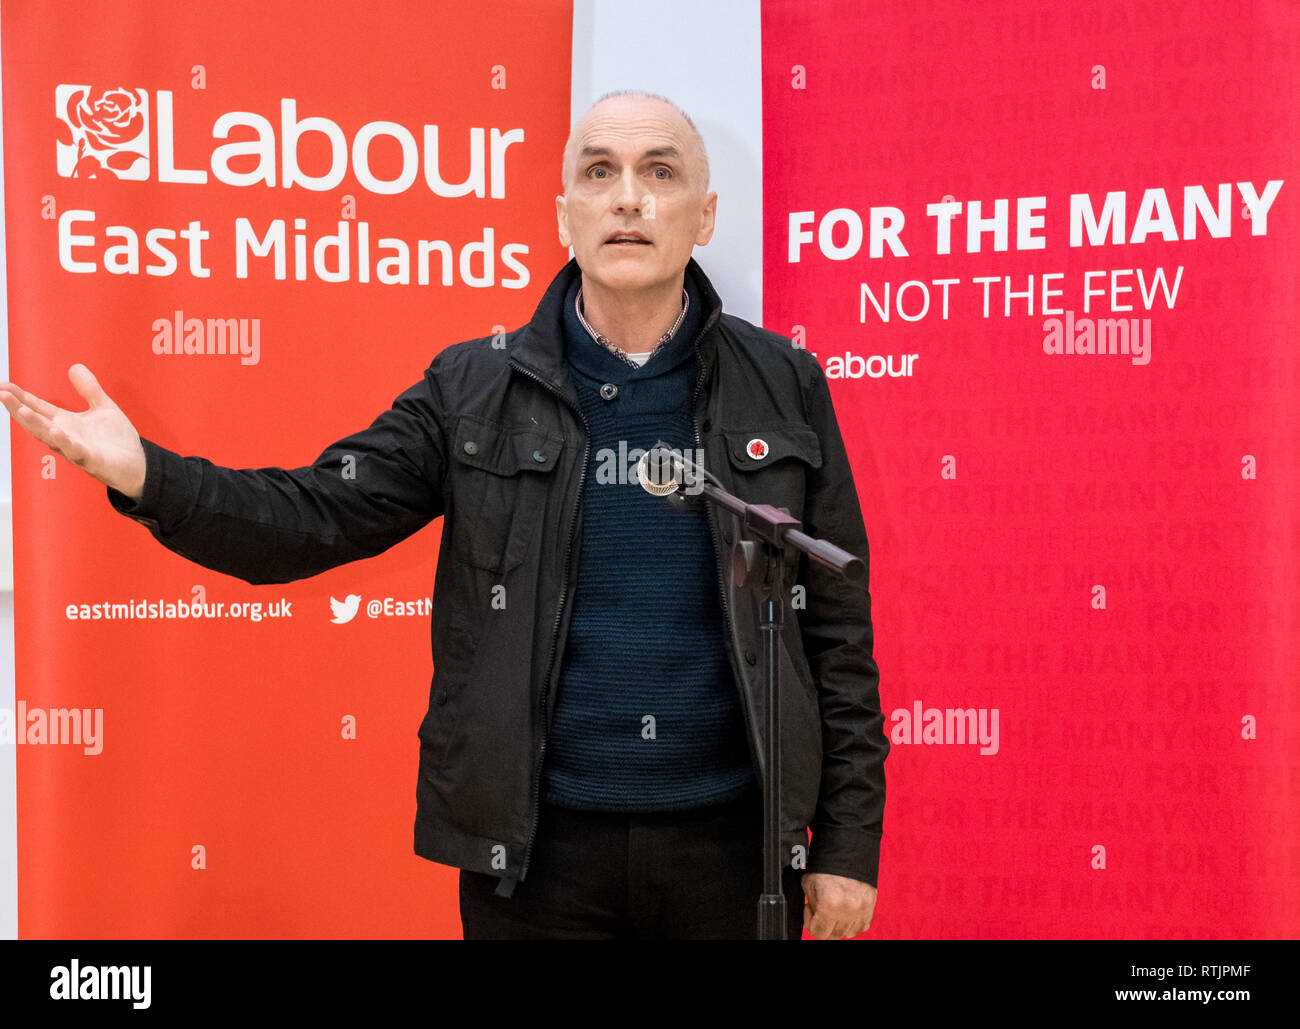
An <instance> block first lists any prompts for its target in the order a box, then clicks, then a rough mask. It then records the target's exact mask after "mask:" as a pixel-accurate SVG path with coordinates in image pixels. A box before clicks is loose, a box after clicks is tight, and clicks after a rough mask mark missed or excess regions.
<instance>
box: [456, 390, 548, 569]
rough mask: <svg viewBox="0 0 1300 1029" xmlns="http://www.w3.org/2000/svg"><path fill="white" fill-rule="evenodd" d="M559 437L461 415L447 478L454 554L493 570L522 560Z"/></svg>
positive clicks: (532, 427) (543, 500) (540, 510)
mask: <svg viewBox="0 0 1300 1029" xmlns="http://www.w3.org/2000/svg"><path fill="white" fill-rule="evenodd" d="M563 442H564V441H563V439H561V438H560V437H558V436H557V435H555V434H553V433H550V432H547V431H546V430H544V429H542V428H541V427H539V426H537V425H502V424H500V423H498V422H493V421H489V420H487V419H484V418H478V417H475V416H472V415H464V416H462V417H461V419H460V421H459V422H458V424H457V426H456V434H455V442H454V446H453V450H452V453H453V456H454V459H455V466H454V468H453V474H454V475H455V479H454V481H453V482H452V483H451V494H452V503H453V505H454V517H455V527H454V529H453V532H452V541H453V542H452V546H453V549H454V551H455V552H456V554H457V555H459V556H460V557H461V558H463V559H464V560H465V561H467V562H468V563H469V564H471V565H473V566H474V567H475V568H481V569H483V570H484V571H488V572H492V573H493V574H496V575H504V574H505V573H506V572H508V571H510V570H511V569H512V568H514V567H516V566H517V565H518V564H519V563H520V562H522V561H523V560H524V558H525V557H526V556H527V554H528V545H529V543H530V541H531V540H532V536H533V532H534V530H535V529H536V528H537V523H538V522H539V521H541V520H542V515H543V512H544V511H545V510H546V508H547V504H546V491H547V490H549V489H550V488H551V486H552V484H553V480H554V478H555V475H554V473H555V467H556V465H557V464H558V462H559V457H560V453H561V450H562V447H563Z"/></svg>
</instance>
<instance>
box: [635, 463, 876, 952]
mask: <svg viewBox="0 0 1300 1029" xmlns="http://www.w3.org/2000/svg"><path fill="white" fill-rule="evenodd" d="M652 458H653V460H654V462H655V463H656V465H657V466H658V470H659V471H661V472H662V469H663V467H664V465H665V463H666V464H668V465H669V467H670V468H671V482H662V481H660V480H661V479H662V475H660V476H659V477H658V479H656V477H654V476H652V475H650V474H649V469H648V465H649V464H650V462H651V460H652ZM637 475H638V478H639V479H640V482H641V485H642V487H644V488H645V489H646V490H647V491H648V492H650V493H654V494H655V495H657V496H666V497H667V498H668V500H669V501H670V502H671V503H673V504H674V505H675V506H678V507H684V506H685V505H686V503H687V500H688V497H689V496H690V494H683V493H682V492H680V488H681V486H682V484H683V483H684V482H685V483H689V484H690V485H691V486H692V488H693V487H694V484H695V483H696V482H699V483H700V484H701V485H700V489H699V490H698V493H699V495H701V496H703V497H704V498H705V499H706V500H708V501H709V502H710V503H712V504H714V505H716V506H717V507H719V508H721V509H722V510H725V511H728V512H730V513H731V514H732V515H734V516H735V518H736V521H737V523H738V527H739V531H738V533H737V536H736V542H735V543H734V544H733V545H732V547H731V551H730V553H729V554H728V555H727V556H728V564H729V571H730V575H729V578H730V580H731V583H732V585H734V586H737V587H740V588H742V589H747V590H749V591H750V592H751V593H753V594H755V595H756V596H757V597H758V599H759V602H760V604H761V616H760V621H759V625H760V628H761V630H762V632H763V634H764V639H765V645H764V648H763V672H764V674H765V676H766V680H767V690H766V705H767V707H766V711H765V723H766V729H767V734H766V736H767V738H766V740H765V741H764V748H763V749H764V754H763V755H762V760H763V763H764V764H763V775H762V780H763V892H762V893H761V894H760V895H759V898H758V939H760V940H783V939H785V938H786V928H785V924H786V909H785V891H784V890H783V889H782V888H781V872H782V869H783V868H784V866H785V860H784V855H783V854H782V853H781V747H780V740H781V707H780V697H781V682H780V679H781V666H780V651H779V649H778V648H779V647H780V646H781V638H780V633H781V629H782V626H783V625H784V624H785V598H786V596H787V594H788V593H789V591H790V588H791V587H792V586H793V585H794V579H795V575H796V574H797V570H798V564H799V554H801V553H802V554H807V555H808V558H809V560H810V561H815V562H817V563H818V564H819V565H822V566H823V567H825V568H828V569H830V570H831V571H833V572H835V573H836V574H837V575H840V576H842V577H843V578H845V579H847V580H849V581H850V582H862V581H865V579H866V574H867V570H866V566H865V565H863V563H862V561H861V560H860V559H859V558H857V557H855V556H854V555H853V554H850V553H849V552H848V551H847V550H843V549H841V548H840V547H837V546H835V545H834V544H833V543H830V542H828V541H826V540H821V539H816V538H815V537H812V536H809V535H807V534H806V533H804V532H802V531H801V526H802V522H800V521H799V519H797V518H795V517H793V516H792V515H791V514H790V512H789V511H787V510H786V509H785V508H783V507H782V508H778V507H773V506H772V505H770V504H750V503H747V502H746V501H744V500H741V499H740V498H739V497H737V496H735V495H734V494H732V493H728V492H727V491H726V490H725V489H723V488H722V484H721V483H720V482H719V481H718V479H717V477H716V476H714V475H713V474H711V473H710V472H708V471H706V470H705V469H704V468H702V467H701V466H700V465H697V464H695V463H694V462H693V461H691V460H690V459H689V458H687V457H686V456H685V455H684V454H682V453H680V452H679V451H676V450H673V449H672V448H671V447H669V446H668V445H667V444H666V443H663V442H662V441H660V442H657V443H656V444H655V445H654V446H653V447H652V448H651V449H650V450H649V451H648V452H647V453H646V454H645V455H644V456H643V457H642V458H641V460H640V462H639V463H638V465H637ZM670 486H671V487H672V488H671V489H667V488H668V487H670ZM652 487H653V488H652ZM665 490H667V491H666V492H665Z"/></svg>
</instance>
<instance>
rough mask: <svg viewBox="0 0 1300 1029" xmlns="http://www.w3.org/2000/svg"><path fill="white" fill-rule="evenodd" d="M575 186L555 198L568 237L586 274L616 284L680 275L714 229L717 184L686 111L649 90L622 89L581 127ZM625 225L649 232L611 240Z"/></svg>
mask: <svg viewBox="0 0 1300 1029" xmlns="http://www.w3.org/2000/svg"><path fill="white" fill-rule="evenodd" d="M565 158H566V160H565V172H566V179H565V190H566V192H565V193H563V194H562V195H560V196H557V197H556V198H555V212H556V217H557V218H558V220H559V235H560V242H561V243H562V244H563V245H564V246H571V247H573V256H574V257H575V258H576V259H577V262H578V266H579V267H580V268H581V269H582V271H583V274H584V276H585V277H586V278H588V279H590V280H592V281H595V282H598V283H600V284H601V285H602V286H605V287H606V288H608V289H612V290H637V289H644V288H647V287H654V286H657V285H662V284H663V283H666V282H674V281H677V280H678V279H679V277H680V275H681V272H682V269H684V268H685V267H686V263H687V261H689V260H690V257H691V251H692V249H694V247H696V246H703V245H704V244H705V243H707V242H708V241H709V239H710V238H711V237H712V236H713V219H714V213H715V211H716V207H717V199H718V195H717V193H707V194H706V193H705V186H706V182H705V173H704V157H703V153H702V152H701V151H700V148H699V145H698V144H697V143H696V141H695V137H694V134H693V133H692V132H691V129H690V126H689V125H687V123H686V121H685V119H683V118H682V116H681V115H680V114H679V113H678V112H677V111H676V110H674V109H673V108H672V107H671V106H670V105H668V104H665V103H663V102H662V101H659V100H653V99H650V98H647V97H612V98H611V99H609V100H605V101H603V102H602V103H600V104H598V105H596V106H595V107H593V108H592V109H591V110H590V111H588V112H587V114H586V115H585V116H584V117H583V119H582V121H580V122H579V123H578V125H577V127H576V128H575V129H574V132H573V136H572V137H571V139H570V141H569V147H568V148H567V149H566V152H565ZM619 234H633V235H639V236H641V237H642V238H643V239H644V240H645V242H640V243H616V242H611V239H613V238H615V237H616V236H618V235H619Z"/></svg>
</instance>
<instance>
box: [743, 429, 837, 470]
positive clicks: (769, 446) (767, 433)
mask: <svg viewBox="0 0 1300 1029" xmlns="http://www.w3.org/2000/svg"><path fill="white" fill-rule="evenodd" d="M722 435H723V437H724V438H725V439H726V441H727V456H728V457H730V458H731V463H732V465H733V466H734V467H735V468H737V469H738V470H740V471H742V472H753V471H757V470H758V469H760V468H766V467H767V466H768V465H770V464H772V463H774V462H776V461H780V460H781V459H782V458H786V457H794V458H797V459H798V460H800V461H803V462H804V463H805V464H807V465H810V466H811V467H813V468H820V467H821V466H822V448H821V442H820V441H819V440H818V439H817V433H815V432H813V430H812V429H809V428H807V427H806V426H802V425H782V426H779V427H777V428H762V429H724V430H723V431H722ZM751 444H753V445H752V446H751ZM764 448H766V450H765V449H764ZM759 454H761V455H762V456H761V457H760V456H756V455H759Z"/></svg>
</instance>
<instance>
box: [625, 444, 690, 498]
mask: <svg viewBox="0 0 1300 1029" xmlns="http://www.w3.org/2000/svg"><path fill="white" fill-rule="evenodd" d="M636 478H637V481H638V482H639V483H641V488H642V489H643V490H645V491H646V492H647V493H650V494H653V495H654V496H656V497H666V496H669V495H670V494H673V493H676V492H677V491H678V490H679V489H681V485H682V483H681V480H680V478H679V461H675V460H674V458H673V452H672V451H671V450H670V449H669V448H668V447H665V446H662V445H660V444H657V443H656V444H655V445H654V446H653V447H651V448H650V449H649V450H647V451H646V452H645V453H644V454H642V455H641V460H639V461H638V462H637V463H636Z"/></svg>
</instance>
